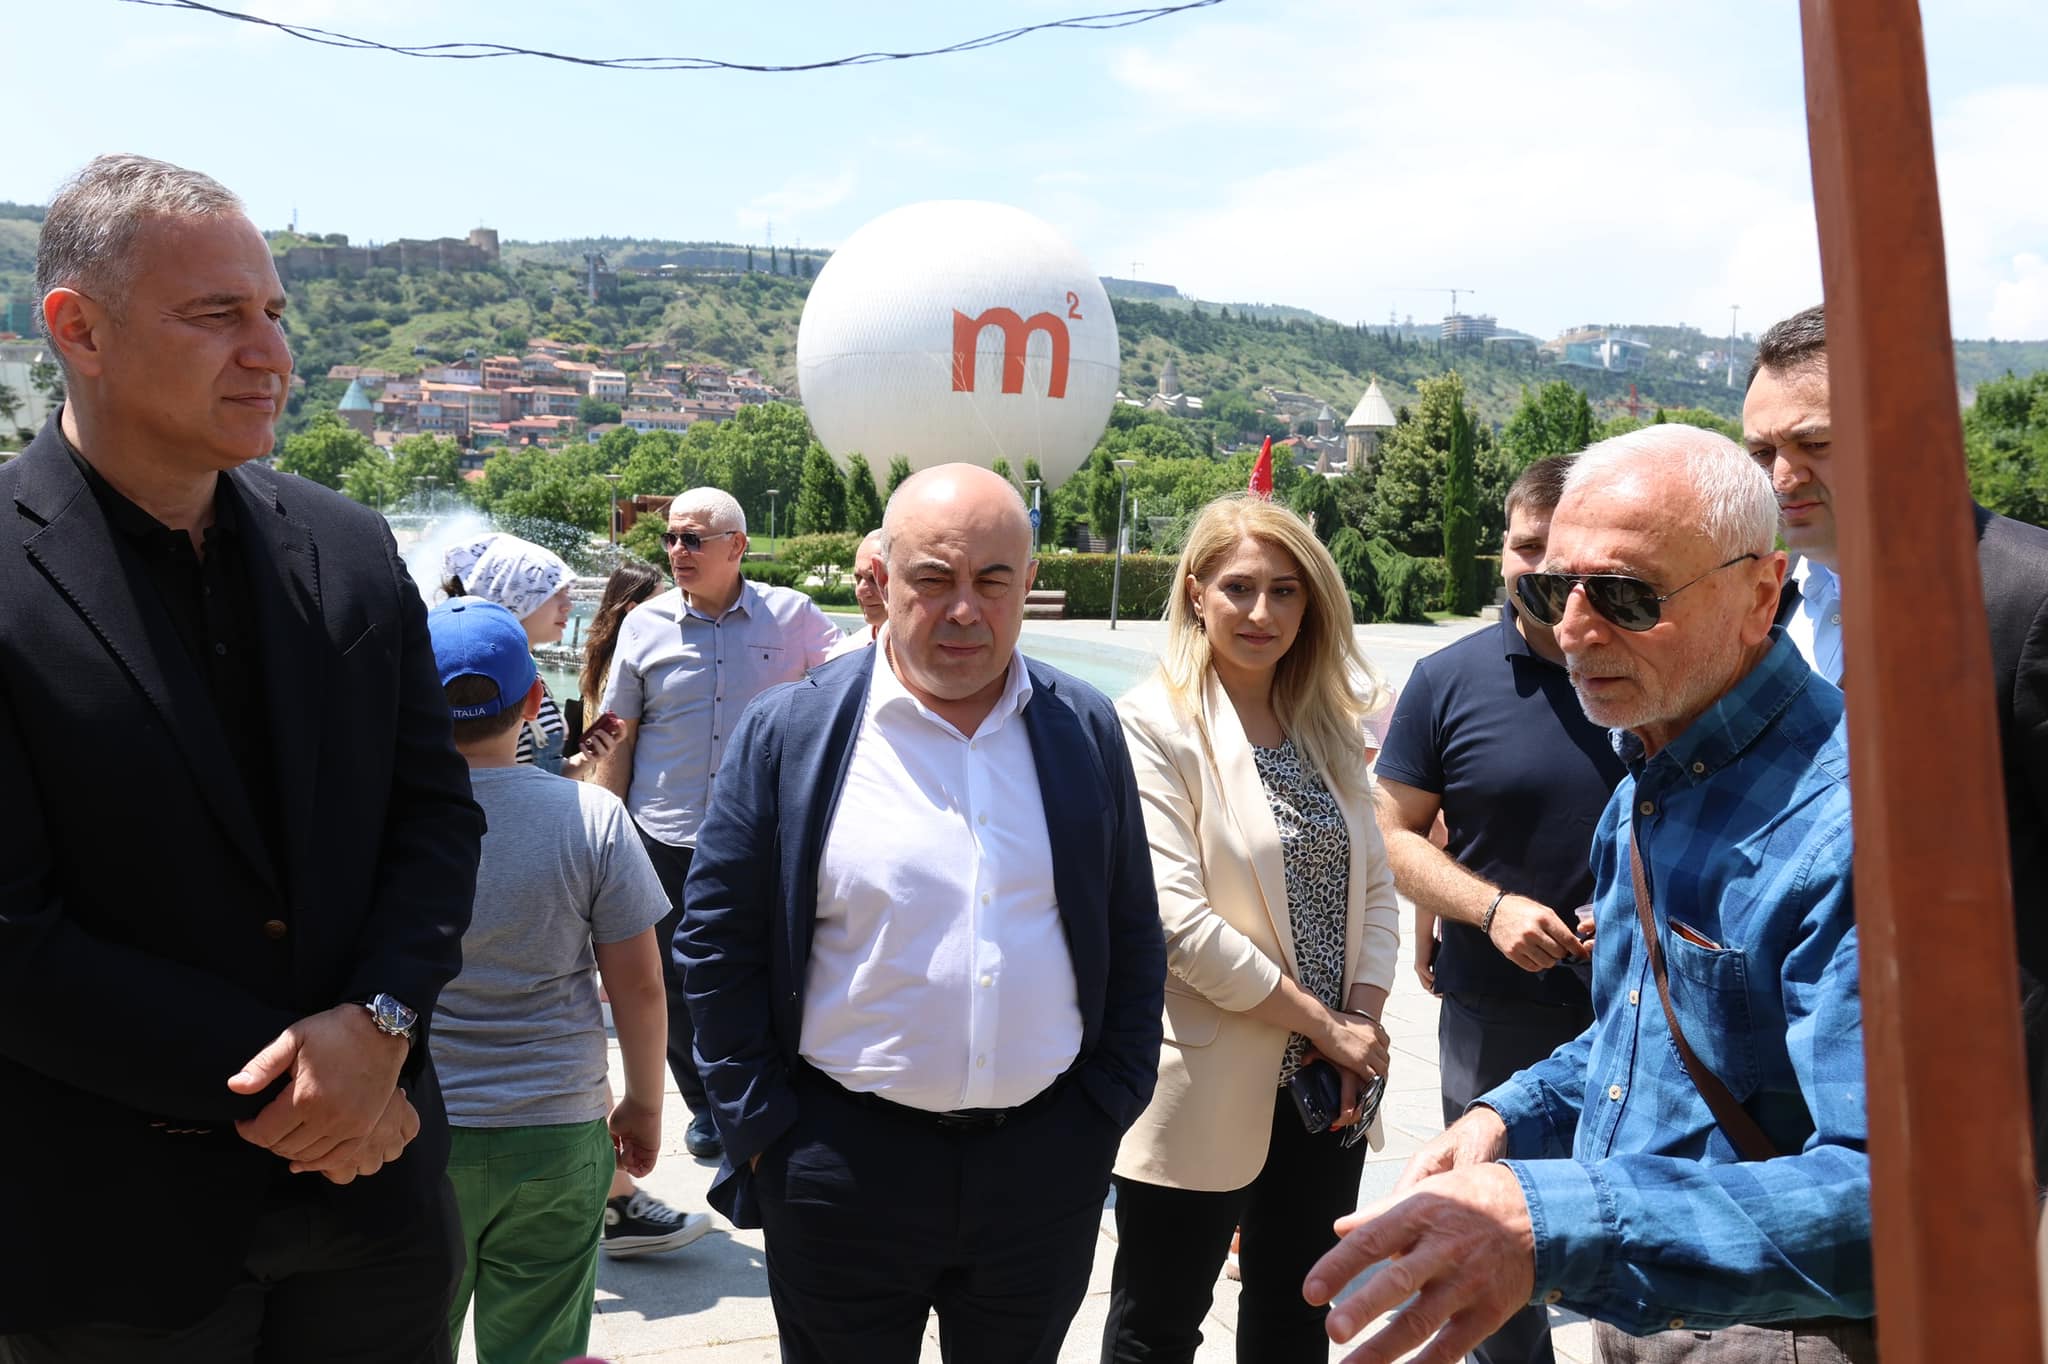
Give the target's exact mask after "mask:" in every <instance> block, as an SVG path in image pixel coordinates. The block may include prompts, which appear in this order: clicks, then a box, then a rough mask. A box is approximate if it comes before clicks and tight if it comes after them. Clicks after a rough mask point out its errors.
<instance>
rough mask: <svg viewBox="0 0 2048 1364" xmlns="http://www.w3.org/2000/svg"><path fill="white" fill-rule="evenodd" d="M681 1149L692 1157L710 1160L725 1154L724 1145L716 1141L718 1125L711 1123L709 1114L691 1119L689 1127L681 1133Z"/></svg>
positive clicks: (700, 1114) (699, 1114)
mask: <svg viewBox="0 0 2048 1364" xmlns="http://www.w3.org/2000/svg"><path fill="white" fill-rule="evenodd" d="M683 1149H684V1150H685V1151H688V1152H689V1153H690V1154H691V1155H693V1156H703V1157H705V1158H707V1159H711V1160H716V1159H717V1158H718V1157H720V1156H722V1155H724V1154H725V1143H724V1142H722V1141H720V1140H719V1139H718V1125H717V1124H716V1123H714V1122H712V1121H711V1115H710V1114H709V1113H698V1114H695V1115H694V1116H692V1117H691V1119H690V1125H689V1127H688V1128H687V1129H686V1130H685V1131H684V1132H683Z"/></svg>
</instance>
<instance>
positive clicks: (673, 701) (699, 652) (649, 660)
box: [600, 488, 840, 1233]
mask: <svg viewBox="0 0 2048 1364" xmlns="http://www.w3.org/2000/svg"><path fill="white" fill-rule="evenodd" d="M661 544H662V548H663V549H665V550H666V551H667V552H668V561H669V567H670V568H671V569H673V570H674V572H675V579H676V589H675V591H673V592H665V593H663V594H662V595H660V596H658V597H654V598H652V599H650V600H649V601H647V602H646V603H645V604H644V605H642V606H641V607H640V608H639V609H637V610H635V611H634V612H633V613H632V614H630V615H628V616H627V617H626V621H625V624H624V625H623V626H622V627H621V628H620V630H619V643H618V650H617V652H616V653H615V654H614V655H613V656H612V672H611V679H610V681H609V682H607V683H606V685H605V694H604V705H605V709H606V710H608V711H611V712H612V713H614V714H615V715H617V716H618V717H619V719H620V720H621V721H622V722H623V723H624V726H625V728H624V731H623V732H622V733H621V734H620V735H619V740H618V743H617V745H616V746H615V747H614V748H613V749H612V752H611V754H610V756H609V757H608V758H607V759H606V760H605V765H604V768H603V770H602V773H601V776H600V780H601V781H602V782H603V783H604V784H605V785H606V786H608V787H609V788H611V790H612V792H613V793H614V794H616V795H617V796H618V797H619V798H620V799H621V800H623V801H625V802H626V808H627V810H629V811H630V812H631V813H632V816H633V822H634V824H635V825H636V826H637V827H638V828H639V831H640V841H641V843H642V844H643V845H644V846H645V847H646V849H647V855H648V856H649V857H650V858H651V859H652V860H653V862H654V869H655V871H656V872H657V873H659V874H660V876H661V884H662V889H664V890H665V891H667V892H668V900H669V906H670V911H669V915H668V917H667V918H665V919H663V920H662V922H661V925H660V927H659V929H658V930H657V936H658V938H659V940H660V942H661V943H662V970H663V973H664V976H665V978H666V980H667V984H668V1064H669V1069H670V1071H671V1072H673V1073H674V1075H675V1080H676V1090H677V1092H678V1093H680V1094H681V1095H682V1096H683V1103H684V1104H685V1105H686V1106H687V1107H688V1108H689V1110H690V1126H689V1130H688V1132H687V1133H686V1134H685V1136H684V1145H685V1147H686V1148H687V1149H688V1150H689V1152H690V1154H691V1155H693V1156H716V1155H718V1154H719V1150H720V1147H719V1142H718V1129H717V1128H716V1127H715V1126H713V1124H712V1121H711V1109H710V1104H709V1102H708V1100H706V1098H705V1096H704V1082H703V1080H701V1079H700V1078H698V1074H697V1063H696V1060H695V1059H694V1057H693V1056H692V1055H691V1050H690V1048H691V1041H692V1034H691V1027H690V1010H689V1007H688V1005H687V1004H685V1002H684V1000H683V993H682V991H683V981H682V972H681V971H680V970H679V969H678V968H677V967H676V964H675V961H674V959H673V955H672V954H671V953H670V952H669V950H668V944H669V943H670V942H671V941H673V940H674V938H675V930H676V924H677V922H678V921H679V920H680V919H681V917H682V912H683V880H684V878H685V877H687V876H688V875H689V874H690V859H691V857H692V856H693V854H694V852H695V849H696V845H697V829H698V826H700V825H701V824H702V823H703V822H704V812H705V809H706V807H707V805H708V804H709V802H710V798H711V790H712V778H714V777H716V776H717V775H718V764H719V761H720V759H721V758H723V757H724V755H725V746H726V741H727V740H728V739H729V738H730V737H731V734H732V727H733V725H734V724H735V723H737V722H738V720H739V718H740V712H741V711H743V710H745V709H746V708H747V702H749V701H751V700H753V699H754V698H755V697H756V696H758V695H760V694H761V693H762V692H764V691H766V690H768V688H770V687H772V686H774V685H775V684H776V683H778V682H794V681H795V680H796V679H798V678H800V677H802V676H803V675H804V674H805V673H806V672H808V671H809V670H810V669H811V668H814V667H816V666H817V665H818V664H819V663H822V662H824V660H825V656H826V655H827V654H828V653H830V652H831V650H832V647H833V646H834V645H835V644H837V643H838V642H839V639H840V631H839V627H838V626H836V625H834V624H833V623H832V622H831V620H829V619H828V618H827V617H826V615H825V613H824V612H822V611H820V610H819V609H818V607H817V604H816V603H814V602H813V601H812V600H811V599H810V598H809V597H808V596H806V595H805V594H803V593H802V592H798V591H796V590H795V589H793V588H787V587H775V586H772V585H770V584H766V583H755V582H750V581H748V580H747V578H746V577H745V576H744V575H743V574H742V573H741V571H740V568H741V564H740V560H741V556H742V555H744V554H745V553H746V552H747V517H746V513H745V512H744V511H742V510H741V509H740V504H739V503H738V502H737V501H736V500H734V498H733V497H732V495H731V494H730V493H727V492H724V491H723V490H721V489H718V488H692V489H690V490H689V491H688V492H686V493H683V494H681V495H679V496H678V497H677V498H676V499H675V501H673V502H671V503H670V504H669V509H668V529H667V530H666V531H665V532H663V534H662V537H661ZM670 1211H671V1210H669V1209H666V1208H663V1207H660V1206H659V1205H656V1206H655V1207H654V1208H653V1209H652V1210H651V1213H652V1215H653V1216H654V1217H656V1218H657V1219H659V1218H660V1217H662V1216H663V1215H664V1214H668V1213H670ZM644 1230H646V1231H647V1232H649V1233H653V1232H658V1231H660V1230H661V1228H659V1227H650V1228H646V1229H644Z"/></svg>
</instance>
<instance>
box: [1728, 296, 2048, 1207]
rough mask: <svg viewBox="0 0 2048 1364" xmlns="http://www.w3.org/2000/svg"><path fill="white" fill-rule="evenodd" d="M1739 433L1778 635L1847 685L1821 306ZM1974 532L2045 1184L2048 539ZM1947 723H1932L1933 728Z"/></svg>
mask: <svg viewBox="0 0 2048 1364" xmlns="http://www.w3.org/2000/svg"><path fill="white" fill-rule="evenodd" d="M1742 426H1743V438H1744V440H1745V442H1746V443H1747V444H1748V446H1749V451H1750V454H1751V455H1752V456H1754V457H1755V459H1756V461H1757V462H1758V463H1759V464H1761V465H1762V466H1763V467H1764V469H1765V471H1766V472H1768V473H1769V474H1770V475H1771V481H1772V483H1773V484H1774V485H1775V487H1776V488H1777V492H1778V506H1779V510H1780V519H1779V526H1780V530H1781V532H1782V534H1783V535H1784V538H1785V546H1786V548H1787V549H1790V550H1793V551H1795V552H1796V553H1797V554H1798V555H1799V556H1800V558H1799V560H1798V561H1797V562H1796V563H1795V564H1794V566H1793V567H1792V569H1791V570H1790V571H1789V572H1788V573H1787V574H1786V579H1785V583H1786V587H1785V600H1784V602H1783V603H1782V605H1781V607H1780V613H1779V623H1780V624H1782V625H1784V626H1785V630H1786V633H1787V634H1789V635H1790V636H1791V637H1792V641H1793V643H1795V644H1797V645H1798V646H1799V649H1800V652H1801V653H1803V654H1805V655H1806V658H1807V661H1808V662H1809V663H1811V664H1813V666H1814V668H1815V670H1816V671H1818V672H1820V673H1821V675H1822V676H1824V677H1826V678H1827V679H1828V680H1829V681H1830V682H1835V683H1837V684H1839V683H1841V682H1842V680H1843V678H1842V646H1841V629H1842V622H1841V604H1840V593H1839V589H1838V585H1837V581H1836V577H1835V570H1836V568H1837V566H1838V564H1839V562H1840V561H1839V559H1838V557H1837V555H1838V550H1837V547H1836V543H1835V540H1836V535H1835V517H1834V506H1833V501H1832V496H1831V494H1830V491H1829V487H1828V480H1829V478H1830V477H1831V474H1830V467H1831V464H1832V462H1833V461H1834V460H1836V459H1838V458H1841V457H1842V456H1843V455H1844V454H1847V455H1848V456H1850V457H1852V458H1862V457H1864V455H1865V453H1866V452H1864V451H1860V450H1858V451H1847V452H1845V451H1842V450H1840V449H1838V448H1837V447H1836V446H1835V444H1834V441H1833V432H1832V430H1831V424H1830V421H1829V415H1828V355H1827V318H1826V315H1825V314H1824V313H1823V311H1822V310H1821V309H1820V308H1819V307H1817V306H1816V307H1812V308H1808V309H1807V310H1806V311H1804V312H1801V313H1797V314H1794V315H1793V316H1791V317H1788V318H1786V319H1785V320H1784V321H1782V322H1779V323H1777V324H1776V325H1774V326H1772V327H1771V328H1770V329H1769V330H1768V331H1766V332H1765V333H1764V334H1763V336H1762V337H1761V338H1759V339H1758V341H1757V353H1756V359H1755V360H1754V361H1753V362H1752V364H1751V365H1750V371H1749V391H1748V394H1747V395H1746V396H1745V397H1744V399H1743V404H1742ZM1976 522H1977V566H1978V569H1979V570H1980V572H1981V573H1982V575H1983V585H1984V608H1985V612H1986V614H1987V615H1988V616H1989V617H1990V626H1991V672H1992V679H1993V681H1994V682H1995V683H1996V685H1997V702H1998V734H1999V740H2000V747H2001V752H2002V755H2003V760H2004V777H2005V814H2006V823H2007V833H2008V835H2009V841H2010V847H2011V850H2012V900H2013V911H2014V913H2015V915H2016V918H2017V928H2018V938H2019V959H2020V971H2021V992H2022V997H2021V1011H2022V1016H2023V1018H2024V1020H2025V1023H2026V1034H2027V1073H2028V1076H2029V1083H2030V1084H2031V1086H2032V1104H2033V1113H2034V1163H2035V1169H2036V1173H2037V1177H2039V1178H2040V1179H2042V1180H2043V1182H2048V988H2044V984H2043V983H2044V982H2048V530H2043V529H2042V528H2040V527H2038V526H2030V525H2027V524H2026V523H2025V522H2023V521H2014V520H2012V519H2010V518H2008V517H2004V516H1997V515H1994V514H1993V513H1992V512H1990V511H1987V510H1986V509H1984V508H1983V507H1978V508H1977V509H1976ZM1900 571H1902V572H1906V571H1912V570H1911V566H1910V565H1903V566H1901V570H1900ZM1850 685H1854V683H1853V682H1851V683H1850ZM1940 718H1941V717H1939V716H1928V717H1927V719H1928V722H1929V723H1933V724H1938V723H1940Z"/></svg>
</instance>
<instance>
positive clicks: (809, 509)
mask: <svg viewBox="0 0 2048 1364" xmlns="http://www.w3.org/2000/svg"><path fill="white" fill-rule="evenodd" d="M789 529H790V531H791V533H792V534H796V535H823V534H827V533H830V532H833V531H843V530H845V529H846V480H845V479H844V478H843V477H841V476H840V473H839V466H838V465H836V464H834V463H833V462H832V456H830V455H828V454H826V453H825V447H824V446H822V445H815V444H814V445H812V446H811V448H810V451H809V452H808V453H807V454H805V455H804V463H803V474H802V482H801V487H800V488H799V490H798V492H797V497H796V509H795V510H794V511H792V512H791V513H790V516H789Z"/></svg>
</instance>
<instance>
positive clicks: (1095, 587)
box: [1037, 554, 1179, 620]
mask: <svg viewBox="0 0 2048 1364" xmlns="http://www.w3.org/2000/svg"><path fill="white" fill-rule="evenodd" d="M1178 562H1179V560H1178V559H1176V558H1170V557H1168V556H1167V555H1164V554H1126V555H1124V576H1123V587H1122V590H1121V592H1120V594H1119V596H1118V598H1117V607H1116V613H1117V616H1118V617H1119V618H1121V619H1124V620H1158V619H1159V618H1160V617H1161V616H1164V615H1165V614H1166V599H1167V593H1169V592H1171V591H1172V590H1173V570H1174V566H1175V565H1176V564H1177V563H1178ZM1115 569H1116V556H1115V555H1114V554H1050V555H1047V556H1046V557H1045V558H1043V559H1040V560H1039V561H1038V583H1037V586H1038V588H1039V590H1040V591H1044V592H1064V593H1066V594H1067V616H1068V618H1069V619H1073V620H1107V619H1109V589H1110V586H1111V582H1112V579H1113V576H1114V573H1115Z"/></svg>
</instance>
